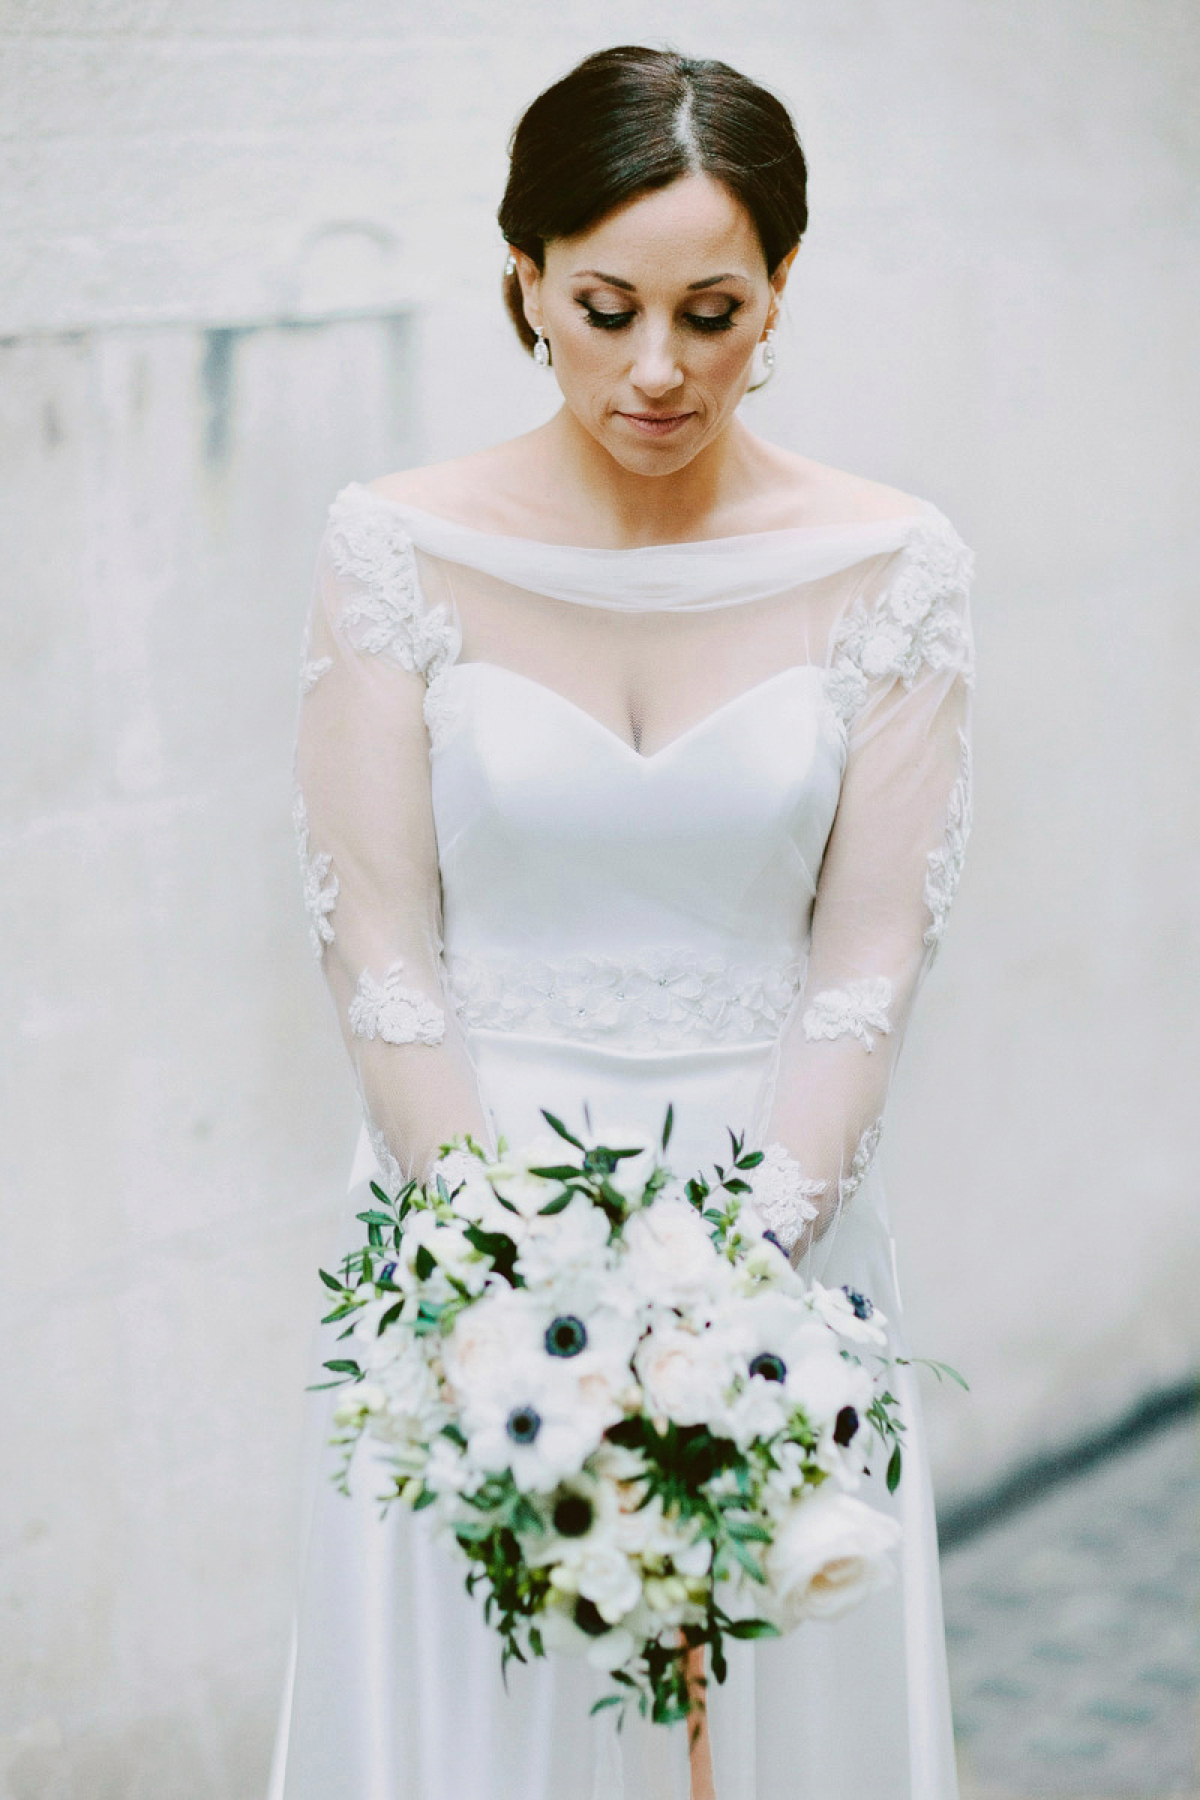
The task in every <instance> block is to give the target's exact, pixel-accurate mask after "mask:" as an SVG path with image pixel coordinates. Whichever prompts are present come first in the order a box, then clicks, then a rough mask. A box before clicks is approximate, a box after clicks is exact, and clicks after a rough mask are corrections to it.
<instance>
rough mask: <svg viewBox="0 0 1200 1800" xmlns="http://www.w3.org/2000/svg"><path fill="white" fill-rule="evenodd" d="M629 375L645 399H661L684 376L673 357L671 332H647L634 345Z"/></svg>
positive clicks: (675, 386)
mask: <svg viewBox="0 0 1200 1800" xmlns="http://www.w3.org/2000/svg"><path fill="white" fill-rule="evenodd" d="M630 377H631V380H632V382H633V385H634V387H635V388H637V390H638V392H639V393H641V394H645V396H646V398H647V400H661V399H662V398H663V396H664V395H665V394H669V393H670V392H671V390H672V388H677V387H678V386H679V384H680V382H681V381H682V380H683V370H682V369H681V368H680V367H679V364H678V362H677V360H676V357H675V345H674V339H673V334H672V333H671V332H669V331H661V332H658V331H654V332H649V331H648V332H646V333H645V334H644V335H643V337H642V340H641V342H640V343H639V345H638V348H637V355H636V357H635V359H634V364H633V368H632V370H631V371H630Z"/></svg>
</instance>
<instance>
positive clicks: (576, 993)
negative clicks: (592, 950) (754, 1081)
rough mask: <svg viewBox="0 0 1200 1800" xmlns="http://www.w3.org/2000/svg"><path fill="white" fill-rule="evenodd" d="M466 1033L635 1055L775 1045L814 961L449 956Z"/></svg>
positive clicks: (689, 955) (660, 954) (666, 954)
mask: <svg viewBox="0 0 1200 1800" xmlns="http://www.w3.org/2000/svg"><path fill="white" fill-rule="evenodd" d="M445 963H446V970H447V974H448V977H449V986H450V994H451V998H452V999H453V1002H454V1005H455V1009H456V1011H457V1013H458V1016H459V1018H460V1020H461V1021H462V1023H463V1025H464V1026H466V1027H467V1028H468V1029H471V1028H474V1029H476V1030H481V1031H511V1032H516V1033H519V1034H521V1035H524V1036H546V1037H564V1038H576V1039H587V1040H590V1041H600V1042H612V1043H620V1044H621V1045H622V1046H628V1047H629V1048H632V1049H666V1048H677V1047H684V1046H691V1045H700V1044H741V1043H761V1042H764V1041H768V1042H769V1041H771V1040H773V1039H774V1038H775V1037H777V1036H778V1034H779V1032H780V1030H781V1029H782V1027H783V1023H784V1021H785V1019H786V1018H787V1015H788V1011H789V1009H790V1008H791V1005H792V1002H793V1001H794V1000H795V998H796V995H797V993H798V991H799V988H800V984H801V981H802V979H803V975H804V961H803V959H802V958H793V959H791V960H789V961H784V962H780V961H770V962H734V961H731V960H730V959H729V958H728V957H724V956H720V955H707V956H701V955H698V954H696V953H695V952H693V951H687V950H653V949H652V950H646V951H642V952H640V953H639V954H638V955H636V956H634V957H630V958H626V959H619V958H616V957H606V956H570V957H563V958H561V959H560V960H551V959H547V958H538V959H536V960H532V959H531V960H525V959H523V958H519V957H511V956H498V957H492V956H488V957H483V956H453V955H450V954H447V956H446V958H445Z"/></svg>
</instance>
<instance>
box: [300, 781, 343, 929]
mask: <svg viewBox="0 0 1200 1800" xmlns="http://www.w3.org/2000/svg"><path fill="white" fill-rule="evenodd" d="M292 824H293V825H294V826H295V829H296V851H297V854H298V855H299V857H300V868H301V872H302V874H303V878H304V910H305V912H306V913H307V914H308V941H309V943H310V944H311V946H312V953H313V955H314V956H315V957H316V959H317V961H318V962H320V960H321V958H322V956H324V954H325V948H326V945H328V944H332V942H333V909H334V907H335V906H336V905H337V897H338V878H337V876H336V875H335V874H334V872H333V858H332V856H330V854H329V852H328V851H327V850H322V851H320V852H319V853H318V855H316V856H310V855H309V853H308V809H307V807H306V806H305V804H304V795H303V794H302V793H301V792H300V790H299V789H298V788H297V790H296V793H295V795H294V796H293V799H292Z"/></svg>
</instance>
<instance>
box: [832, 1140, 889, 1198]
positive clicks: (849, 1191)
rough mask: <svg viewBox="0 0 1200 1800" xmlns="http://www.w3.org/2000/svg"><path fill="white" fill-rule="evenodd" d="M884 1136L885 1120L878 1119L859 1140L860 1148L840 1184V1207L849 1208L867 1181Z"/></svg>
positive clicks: (858, 1147)
mask: <svg viewBox="0 0 1200 1800" xmlns="http://www.w3.org/2000/svg"><path fill="white" fill-rule="evenodd" d="M882 1136H883V1120H882V1119H876V1121H875V1123H874V1124H873V1125H868V1126H867V1129H866V1130H865V1131H864V1132H863V1134H862V1136H861V1137H860V1138H859V1140H858V1146H857V1148H856V1150H855V1152H854V1155H853V1156H852V1157H851V1159H850V1167H849V1168H848V1169H847V1171H846V1173H845V1174H844V1175H843V1176H842V1177H841V1179H840V1180H839V1182H838V1205H839V1206H849V1204H850V1202H851V1200H853V1198H854V1196H855V1194H857V1192H858V1190H859V1188H860V1187H861V1186H862V1184H863V1182H864V1181H865V1180H866V1176H867V1170H868V1169H869V1168H870V1167H871V1164H872V1163H873V1162H874V1161H875V1152H876V1151H877V1150H878V1148H879V1140H880V1138H881V1137H882Z"/></svg>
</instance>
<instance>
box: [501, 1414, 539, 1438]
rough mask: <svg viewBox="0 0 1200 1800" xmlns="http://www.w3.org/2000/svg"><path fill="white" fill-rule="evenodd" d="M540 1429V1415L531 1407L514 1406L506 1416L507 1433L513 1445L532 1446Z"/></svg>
mask: <svg viewBox="0 0 1200 1800" xmlns="http://www.w3.org/2000/svg"><path fill="white" fill-rule="evenodd" d="M541 1429H542V1419H541V1414H540V1413H538V1412H537V1411H536V1410H535V1409H534V1408H533V1407H532V1406H515V1407H514V1408H513V1410H512V1412H510V1413H509V1415H508V1426H507V1431H508V1435H509V1437H510V1438H511V1439H512V1441H513V1443H514V1444H532V1442H533V1440H534V1438H535V1437H536V1436H537V1434H538V1432H539V1431H540V1430H541Z"/></svg>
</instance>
